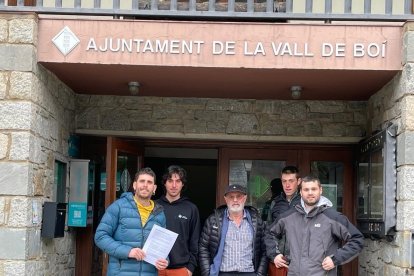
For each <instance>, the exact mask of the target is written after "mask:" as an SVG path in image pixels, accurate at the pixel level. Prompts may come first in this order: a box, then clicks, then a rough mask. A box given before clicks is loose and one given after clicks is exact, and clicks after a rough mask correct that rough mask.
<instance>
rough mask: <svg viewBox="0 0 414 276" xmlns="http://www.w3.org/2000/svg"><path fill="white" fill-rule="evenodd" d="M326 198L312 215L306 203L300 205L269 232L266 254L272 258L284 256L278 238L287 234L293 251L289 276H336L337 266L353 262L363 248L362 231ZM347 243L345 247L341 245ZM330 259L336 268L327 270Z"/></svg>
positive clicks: (283, 216)
mask: <svg viewBox="0 0 414 276" xmlns="http://www.w3.org/2000/svg"><path fill="white" fill-rule="evenodd" d="M329 203H330V201H329V200H327V199H326V198H325V197H321V199H320V200H319V203H318V204H317V206H316V207H315V208H313V209H312V210H311V211H310V212H309V213H306V211H305V208H304V202H303V200H301V204H297V205H296V206H295V208H294V209H290V210H289V211H287V212H285V213H284V214H282V215H281V217H280V219H279V221H278V222H275V223H274V224H272V225H271V227H270V228H269V229H268V231H267V232H266V238H265V239H266V251H267V255H268V257H269V258H270V259H272V260H273V259H274V258H275V257H276V256H277V255H278V254H283V253H282V252H280V250H279V248H278V243H277V239H279V238H281V237H282V236H283V235H286V240H287V243H288V246H289V249H290V255H289V256H286V257H287V258H288V259H289V260H290V264H289V272H288V275H291V276H293V275H294V276H308V275H309V276H319V275H320V276H325V275H329V276H333V275H337V266H338V265H343V264H345V263H348V262H349V261H351V260H352V259H354V258H355V257H356V256H357V255H358V254H359V253H360V252H361V250H362V248H363V241H364V237H363V235H362V234H361V232H360V231H359V230H358V229H357V228H356V227H355V226H354V225H353V224H352V223H350V222H349V220H348V219H347V218H346V217H345V216H344V215H343V214H341V213H339V212H337V211H336V210H335V209H334V208H331V206H332V204H329ZM342 242H344V245H343V246H341V245H342ZM327 256H330V257H331V258H332V260H333V262H334V264H335V268H334V269H332V270H330V271H325V270H324V269H323V268H322V261H323V260H324V259H325V257H327Z"/></svg>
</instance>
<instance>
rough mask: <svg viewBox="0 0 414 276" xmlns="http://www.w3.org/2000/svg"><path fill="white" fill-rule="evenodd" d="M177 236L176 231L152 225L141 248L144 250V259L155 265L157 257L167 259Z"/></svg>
mask: <svg viewBox="0 0 414 276" xmlns="http://www.w3.org/2000/svg"><path fill="white" fill-rule="evenodd" d="M177 237H178V234H177V233H174V232H173V231H170V230H168V229H165V228H162V227H160V226H158V225H154V226H153V227H152V229H151V232H150V234H149V236H148V239H147V240H146V242H145V244H144V247H143V248H142V250H144V252H145V258H144V261H146V262H148V263H150V264H152V265H154V266H155V262H156V261H157V260H158V259H167V257H168V254H169V253H170V251H171V248H172V247H173V245H174V243H175V240H176V239H177Z"/></svg>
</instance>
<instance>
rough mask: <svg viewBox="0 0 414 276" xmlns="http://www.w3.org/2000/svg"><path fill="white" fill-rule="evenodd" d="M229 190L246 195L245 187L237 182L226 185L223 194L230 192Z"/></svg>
mask: <svg viewBox="0 0 414 276" xmlns="http://www.w3.org/2000/svg"><path fill="white" fill-rule="evenodd" d="M231 192H239V193H242V194H245V195H247V189H246V187H244V186H242V185H239V184H231V185H229V186H227V188H226V191H225V192H224V195H227V194H228V193H231Z"/></svg>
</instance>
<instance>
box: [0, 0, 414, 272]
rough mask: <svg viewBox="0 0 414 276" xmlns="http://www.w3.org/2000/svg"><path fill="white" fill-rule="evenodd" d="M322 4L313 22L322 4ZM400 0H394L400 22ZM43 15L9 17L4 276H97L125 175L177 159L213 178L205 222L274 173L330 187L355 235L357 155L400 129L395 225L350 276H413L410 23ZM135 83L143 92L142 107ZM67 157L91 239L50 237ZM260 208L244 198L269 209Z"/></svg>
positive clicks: (0, 120) (2, 151) (0, 203)
mask: <svg viewBox="0 0 414 276" xmlns="http://www.w3.org/2000/svg"><path fill="white" fill-rule="evenodd" d="M6 2H7V1H6ZM75 2H77V1H75ZM115 2H116V1H115ZM298 2H300V1H298ZM298 2H295V3H293V4H290V3H292V2H291V1H288V3H286V4H285V6H283V5H282V6H283V8H284V9H286V10H288V11H299V12H300V10H301V9H302V7H303V9H304V10H307V9H309V7H308V4H307V3H308V2H310V1H303V2H304V3H305V2H306V3H305V5H302V6H300V5H299V4H297V3H298ZM313 2H314V4H313V6H312V9H313V11H314V14H317V12H318V11H319V10H322V11H323V8H326V6H325V5H324V4H325V2H323V1H313ZM322 2H323V4H322ZM326 2H328V3H331V5H332V2H331V1H326ZM346 2H348V1H344V3H346ZM361 2H363V1H361ZM368 2H371V1H368ZM386 2H388V1H384V3H386ZM406 2H407V1H405V2H402V1H395V3H394V4H393V6H392V7H393V8H394V9H393V11H394V12H395V11H398V10H403V9H404V4H405V3H406ZM3 3H4V1H0V7H2V6H1V5H2V4H3ZM47 3H48V2H47V1H44V5H45V6H46V5H47ZM65 3H66V2H64V3H63V7H62V4H61V8H65ZM233 3H234V2H233ZM20 4H22V3H20ZM66 4H67V3H66ZM118 4H119V3H118ZM175 4H176V5H177V6H178V7H180V5H181V4H179V3H178V4H177V2H175ZM50 5H52V4H50ZM82 5H84V4H82ZM85 5H86V4H85ZM290 5H291V6H290ZM335 5H337V4H334V5H333V6H331V7H330V9H331V10H334V11H335V10H341V9H342V7H343V6H335ZM235 6H236V8H237V7H238V6H237V3H236V4H235ZM354 7H359V9H361V10H362V11H364V5H362V6H361V3H359V4H358V5H354ZM387 7H388V6H385V8H384V10H386V9H387ZM9 8H10V7H9ZM121 8H122V7H121ZM22 9H23V8H22ZM69 9H70V8H69ZM108 9H109V8H108ZM216 9H218V8H217V7H216ZM247 9H248V8H247ZM375 9H379V10H381V9H382V8H381V7H377V6H375V5H373V7H372V10H375ZM45 10H46V8H44V9H41V8H39V9H38V12H37V13H23V12H21V11H20V10H19V9H18V8H16V9H14V10H13V9H10V10H8V8H3V7H2V11H3V12H1V13H0V57H1V58H0V114H1V116H0V188H1V189H0V244H1V245H2V246H1V248H0V275H57V274H60V275H74V274H76V275H98V274H101V273H102V271H104V270H105V256H104V255H102V254H101V253H100V252H99V250H98V249H96V248H95V247H94V246H93V241H92V237H93V231H94V228H96V224H97V222H99V217H100V215H101V214H102V212H103V211H104V208H105V207H106V206H108V204H110V202H112V201H113V200H115V198H116V197H117V196H118V195H119V193H120V192H121V191H122V190H126V189H125V188H124V187H123V182H122V181H121V180H119V179H120V178H121V177H120V176H118V173H119V174H121V173H122V172H124V170H123V169H120V168H121V167H122V166H123V165H124V167H125V168H127V170H130V169H131V168H132V169H131V170H130V172H129V173H130V174H131V175H133V173H135V171H134V169H137V168H138V167H140V166H142V165H151V166H152V167H155V168H156V165H157V162H164V163H165V164H168V163H171V162H175V163H177V162H183V164H184V165H186V166H188V168H190V170H189V173H190V174H191V171H193V172H197V173H200V174H201V175H202V177H199V178H203V177H205V178H207V177H210V179H212V180H209V181H211V182H210V183H209V184H206V185H203V186H202V187H201V186H200V187H197V186H196V187H194V186H190V191H191V192H192V193H193V194H192V195H193V197H192V198H194V199H195V200H193V201H195V202H196V203H197V204H198V205H199V207H200V209H201V212H203V210H206V212H207V213H208V212H209V211H210V210H211V208H214V207H215V206H216V205H218V204H220V203H223V193H224V189H225V186H226V185H228V184H229V183H232V182H233V183H234V182H236V181H242V184H244V185H248V187H249V191H250V192H251V193H253V194H255V195H256V194H260V195H262V194H264V193H263V191H262V190H263V189H262V188H261V187H262V185H265V184H266V183H267V181H269V180H270V179H267V178H266V177H268V176H270V175H272V173H273V171H272V168H278V169H275V170H274V177H276V176H277V174H278V173H279V171H278V170H280V168H281V167H283V165H287V164H293V165H297V166H299V168H300V170H301V171H302V173H304V174H306V173H315V172H316V173H318V174H319V175H320V176H322V178H323V176H326V183H325V184H326V186H325V188H326V191H333V192H334V195H335V196H334V201H335V204H336V207H337V208H338V209H339V210H340V211H342V212H344V213H345V214H346V215H347V216H348V217H350V218H351V220H352V221H354V222H355V223H357V219H358V212H359V211H358V210H359V209H358V208H359V206H358V205H359V204H360V202H359V197H360V194H359V193H360V191H359V186H358V179H359V178H358V169H357V167H356V163H357V161H358V156H359V153H358V145H359V143H360V142H361V141H363V140H364V139H366V138H367V137H370V136H371V135H372V134H373V133H375V132H378V131H381V130H384V129H387V128H388V127H389V126H390V125H391V124H392V125H394V126H396V129H397V131H396V135H395V136H396V158H395V162H396V163H395V166H394V167H391V168H390V169H393V168H394V169H395V172H396V177H397V178H396V179H397V180H396V183H391V184H393V185H394V187H395V191H396V198H395V201H394V204H395V208H394V209H395V217H396V223H395V227H393V231H392V233H389V234H390V235H388V236H387V237H383V236H381V237H378V236H375V235H371V236H369V235H367V238H366V239H365V247H364V250H363V252H362V254H361V255H360V256H359V258H358V260H357V261H355V262H354V263H353V264H351V265H349V266H347V267H346V268H344V272H343V273H344V275H414V270H413V269H412V267H413V266H414V261H413V260H414V257H413V256H414V248H413V243H414V238H413V231H414V220H412V217H413V215H414V213H413V212H414V211H413V210H414V180H413V175H414V73H413V72H414V70H412V66H413V64H414V25H413V23H411V22H405V21H404V20H403V21H399V22H397V23H395V22H385V23H383V22H382V23H378V22H364V23H361V22H346V23H345V22H340V23H336V24H334V23H325V22H293V21H289V22H285V20H286V18H287V16H288V15H289V14H287V13H286V14H283V15H277V16H279V17H280V18H278V17H277V16H276V19H277V20H283V21H284V22H255V23H253V22H238V20H234V18H233V21H232V20H228V21H226V22H217V21H207V20H203V21H191V20H188V19H187V18H186V21H182V18H178V19H177V18H172V19H170V20H159V19H158V18H155V19H152V18H150V19H148V18H144V19H143V18H138V19H135V18H129V17H128V16H132V15H133V13H132V12H131V14H128V12H124V14H123V15H122V16H124V17H125V18H123V19H119V18H117V19H113V18H107V17H103V18H102V17H90V16H88V15H84V16H71V17H69V16H67V15H55V16H49V15H45V14H44V11H45ZM42 11H43V13H42ZM158 12H160V13H161V12H162V10H161V11H158ZM154 13H155V14H156V12H154ZM193 16H194V14H193ZM285 16H286V18H285ZM290 16H291V17H292V15H290ZM310 17H312V16H310ZM372 17H374V16H372ZM401 17H402V16H401ZM327 18H328V17H327ZM327 18H325V17H324V16H322V17H321V18H317V19H319V20H321V19H322V20H325V19H327ZM338 18H341V17H340V16H338ZM361 18H363V16H362V15H361ZM390 18H394V19H395V21H398V20H397V19H398V18H399V15H394V17H392V16H391V17H390ZM273 19H274V20H276V19H275V18H273ZM289 20H292V19H289ZM246 21H247V20H246ZM383 21H386V20H383ZM65 28H68V29H65ZM61 34H64V35H66V37H63V38H61V37H60V36H59V35H61ZM72 35H73V36H72ZM75 42H77V43H75ZM71 43H74V44H76V45H74V44H71ZM128 82H139V87H138V88H139V91H138V95H131V94H130V93H132V90H130V89H129V87H128ZM298 86H300V87H301V89H300V91H299V92H301V94H300V95H299V96H298V95H295V96H294V97H295V98H292V97H293V95H292V93H293V92H294V90H295V88H294V87H298ZM135 92H136V91H135ZM135 92H134V93H135ZM74 140H75V142H74ZM78 140H80V142H76V141H78ZM72 143H75V144H76V145H77V146H78V149H79V152H78V153H71V150H72V145H71V144H72ZM121 152H123V153H125V154H124V155H123V154H121ZM121 157H122V158H121ZM135 157H136V158H135ZM73 159H88V160H90V161H91V162H90V163H91V164H94V167H93V172H92V175H94V176H96V178H92V180H91V179H89V182H90V183H89V184H90V185H92V186H94V188H90V187H89V190H88V197H89V202H88V206H90V209H88V212H91V214H92V215H91V217H89V218H90V220H88V223H87V226H85V227H71V226H68V225H67V224H68V222H67V221H68V220H69V218H66V226H65V229H64V236H63V237H56V238H47V237H44V236H42V227H45V226H44V221H45V220H47V219H48V218H45V217H43V216H42V213H43V209H44V207H43V206H44V203H45V202H49V201H52V202H57V201H61V202H65V203H68V202H69V201H70V198H71V193H72V194H73V193H74V191H73V189H72V190H71V186H70V185H69V183H70V178H71V177H72V176H71V175H69V171H70V169H69V168H70V166H71V161H72V160H73ZM122 160H124V161H122ZM131 160H134V161H132V165H131V164H130V163H128V162H130V161H131ZM185 160H189V161H185ZM122 162H124V163H125V164H124V163H122ZM268 162H270V163H268ZM199 163H202V166H197V164H199ZM122 164H123V165H122ZM59 166H63V168H64V170H63V174H62V175H59V174H57V168H58V167H59ZM269 167H270V169H269ZM206 168H208V169H206ZM325 169H326V170H327V171H325ZM333 172H334V173H335V175H336V176H335V177H333V176H332V175H333ZM98 178H99V179H98ZM118 178H119V179H118ZM58 179H63V183H64V186H63V195H62V188H61V186H57V181H58ZM195 179H197V181H200V183H202V182H201V181H202V180H201V179H198V178H195ZM246 179H247V183H246V182H243V181H244V180H246ZM252 179H253V180H252ZM91 183H92V184H91ZM190 185H191V182H190ZM329 185H331V186H329ZM59 187H60V188H59ZM332 187H333V188H334V190H329V188H332ZM195 190H200V193H201V195H199V194H197V192H195ZM324 191H325V190H324ZM59 198H60V199H59ZM260 200H261V199H260V197H259V196H257V197H255V198H250V199H249V202H250V203H252V204H254V205H256V207H258V208H260V202H261V201H260ZM207 201H209V202H207ZM210 201H211V202H210ZM384 204H385V203H384ZM67 211H68V210H67Z"/></svg>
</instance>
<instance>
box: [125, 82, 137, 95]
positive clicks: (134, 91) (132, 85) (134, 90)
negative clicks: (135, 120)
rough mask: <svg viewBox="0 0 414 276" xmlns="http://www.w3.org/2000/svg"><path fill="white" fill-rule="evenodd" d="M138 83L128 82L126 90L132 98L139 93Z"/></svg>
mask: <svg viewBox="0 0 414 276" xmlns="http://www.w3.org/2000/svg"><path fill="white" fill-rule="evenodd" d="M139 87H140V85H139V82H137V81H130V82H128V89H129V93H131V95H132V96H136V95H138V93H139Z"/></svg>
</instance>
